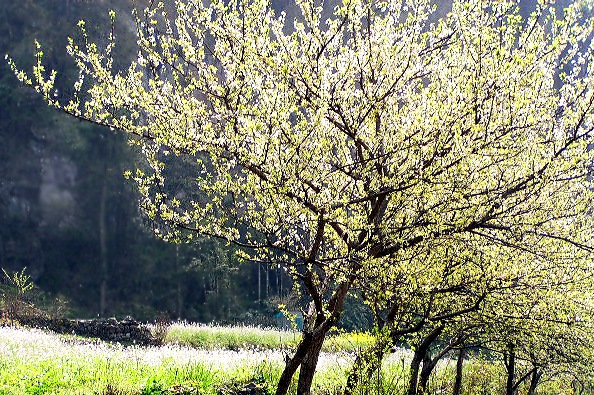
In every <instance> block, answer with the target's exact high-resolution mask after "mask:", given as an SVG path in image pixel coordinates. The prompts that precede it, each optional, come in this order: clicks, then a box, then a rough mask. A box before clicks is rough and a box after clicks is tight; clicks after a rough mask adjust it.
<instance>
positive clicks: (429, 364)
mask: <svg viewBox="0 0 594 395" xmlns="http://www.w3.org/2000/svg"><path fill="white" fill-rule="evenodd" d="M438 361H439V359H437V358H435V359H432V358H431V353H430V352H427V353H426V354H425V356H424V357H423V360H422V364H421V374H420V375H419V391H420V392H421V393H422V394H426V393H427V387H428V386H429V377H431V372H433V369H434V368H435V365H437V362H438Z"/></svg>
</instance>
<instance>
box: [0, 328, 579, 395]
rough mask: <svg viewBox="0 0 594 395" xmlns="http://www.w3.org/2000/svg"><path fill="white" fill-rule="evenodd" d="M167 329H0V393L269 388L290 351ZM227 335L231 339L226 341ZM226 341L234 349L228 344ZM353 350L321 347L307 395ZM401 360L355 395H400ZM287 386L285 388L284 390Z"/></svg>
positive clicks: (328, 392) (490, 366)
mask: <svg viewBox="0 0 594 395" xmlns="http://www.w3.org/2000/svg"><path fill="white" fill-rule="evenodd" d="M176 328H177V329H176ZM172 329H173V330H172V331H171V333H170V334H169V335H168V336H169V339H168V341H170V342H169V343H166V344H165V345H163V346H161V347H139V346H128V347H126V346H122V345H119V344H109V343H105V342H101V341H91V340H86V339H82V338H78V337H74V336H64V335H55V334H51V333H47V332H44V331H41V330H30V329H21V328H10V327H0V395H42V394H48V395H49V394H52V395H53V394H58V395H83V394H84V395H182V394H183V395H188V394H201V395H215V394H221V395H233V394H236V393H238V390H240V389H242V388H244V387H245V386H246V385H250V386H252V387H253V386H257V387H259V388H260V390H261V392H260V393H268V394H271V393H273V391H274V386H275V384H276V383H277V381H278V378H279V377H280V373H281V369H282V367H283V365H284V359H285V357H286V356H287V355H290V350H289V349H283V348H282V347H276V348H274V349H273V348H270V349H267V348H266V347H272V344H273V341H276V338H277V337H278V342H279V343H274V344H277V345H278V344H280V345H282V346H283V347H285V346H286V347H289V344H291V342H294V341H295V338H293V334H289V333H278V332H276V331H269V330H263V332H262V333H260V336H256V333H259V332H258V330H257V328H251V329H249V328H207V327H196V326H189V325H179V326H177V327H174V328H172ZM176 330H177V331H179V333H184V334H186V335H187V334H188V333H190V334H192V336H194V337H196V336H197V335H196V333H201V334H202V336H204V337H206V338H207V339H209V340H202V341H201V343H200V344H202V345H209V347H210V348H194V347H190V346H188V345H183V344H174V343H173V342H174V341H177V342H180V343H181V340H180V339H182V336H181V335H176ZM250 331H251V332H252V333H251V334H250V333H249V332H250ZM205 333H207V334H209V335H208V336H210V338H209V337H208V336H207V335H205ZM217 333H218V334H217ZM249 336H252V339H255V340H253V342H254V343H247V340H246V338H247V337H249ZM253 336H255V337H253ZM283 336H285V337H283ZM357 336H358V335H357ZM357 336H355V340H353V339H350V340H349V336H345V335H342V337H341V336H338V337H336V339H341V340H339V341H338V342H343V343H341V344H343V345H344V344H349V345H353V344H358V343H357V342H358V341H360V340H361V339H360V338H359V337H360V336H359V337H357ZM230 338H232V339H235V340H234V342H233V343H231V342H230V341H229V339H230ZM212 339H218V340H216V342H220V343H216V342H215V340H212ZM221 339H224V340H221ZM266 339H267V340H266ZM193 341H197V340H193ZM188 343H190V342H189V341H188ZM216 344H226V345H227V347H228V348H227V349H221V348H216V347H215V345H216ZM336 344H339V343H336ZM239 345H242V346H241V347H239ZM231 346H232V347H236V346H237V348H234V349H229V347H231ZM327 347H338V346H336V345H335V346H327ZM341 347H342V346H341ZM354 355H355V354H354V353H353V352H346V351H340V352H323V353H322V355H321V357H320V362H319V365H318V371H317V373H316V377H315V379H314V386H313V394H314V395H338V394H340V393H341V390H342V388H343V386H344V384H345V381H346V376H347V373H348V370H349V368H350V366H351V364H352V362H353V360H354ZM409 362H410V352H409V351H405V350H399V351H397V352H395V353H392V354H391V355H390V356H389V357H388V358H387V359H386V361H385V363H384V365H383V367H382V370H381V372H379V373H378V374H377V375H374V376H373V377H371V384H370V387H368V388H365V389H364V390H362V391H360V392H357V393H356V395H383V394H386V395H387V394H390V395H398V394H402V393H403V392H404V388H405V384H406V381H407V379H408V377H407V372H408V364H409ZM464 369H465V370H464V372H465V373H464V385H463V391H462V393H463V394H464V395H474V394H485V395H500V394H502V393H503V388H504V385H505V383H504V381H503V378H504V377H505V375H504V371H503V366H502V364H500V363H492V362H488V361H485V360H481V359H479V358H476V357H475V358H472V359H470V360H468V361H467V362H466V363H465V368H464ZM454 370H455V361H451V360H449V359H445V360H444V361H443V362H442V363H440V365H439V367H438V369H437V374H435V375H434V377H433V378H432V379H431V383H430V388H431V394H437V393H440V394H449V393H451V391H452V385H453V378H454ZM520 389H521V391H520V393H525V391H524V390H525V389H524V388H520ZM294 392H295V388H294V387H293V388H292V389H291V392H290V393H294ZM577 393H578V391H577V389H575V388H572V384H571V383H570V382H568V381H567V380H566V377H547V382H546V385H544V384H543V386H542V387H540V388H539V392H538V394H539V395H559V394H566V395H573V394H577ZM584 393H588V392H584Z"/></svg>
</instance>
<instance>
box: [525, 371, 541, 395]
mask: <svg viewBox="0 0 594 395" xmlns="http://www.w3.org/2000/svg"><path fill="white" fill-rule="evenodd" d="M541 376H542V373H541V372H540V371H539V370H538V368H537V367H536V366H535V367H534V369H533V370H532V377H531V379H530V387H529V388H528V395H534V394H535V393H536V387H537V386H538V382H539V381H540V377H541Z"/></svg>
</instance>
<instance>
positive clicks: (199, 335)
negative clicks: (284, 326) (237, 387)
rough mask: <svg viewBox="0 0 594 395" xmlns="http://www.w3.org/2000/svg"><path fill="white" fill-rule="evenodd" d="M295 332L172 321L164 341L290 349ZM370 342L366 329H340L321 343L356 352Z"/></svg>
mask: <svg viewBox="0 0 594 395" xmlns="http://www.w3.org/2000/svg"><path fill="white" fill-rule="evenodd" d="M300 336H301V334H300V333H299V332H293V331H285V330H279V329H275V328H259V327H253V326H235V327H225V326H213V325H201V324H189V323H184V322H178V323H174V324H172V325H170V326H169V328H168V330H167V334H166V335H165V342H166V343H172V344H180V345H187V346H190V347H195V348H204V349H221V348H222V349H228V350H239V349H244V348H257V349H263V350H273V349H279V350H283V349H292V348H294V347H295V346H296V345H297V343H298V342H299V339H300ZM372 344H373V336H371V335H369V334H366V333H341V334H335V335H333V336H330V337H329V338H328V339H327V340H326V342H325V343H324V347H323V351H326V352H340V351H346V352H356V351H360V350H362V349H365V348H367V347H369V346H371V345H372Z"/></svg>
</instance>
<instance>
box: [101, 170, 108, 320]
mask: <svg viewBox="0 0 594 395" xmlns="http://www.w3.org/2000/svg"><path fill="white" fill-rule="evenodd" d="M107 182H108V169H107V164H105V171H104V175H103V185H102V187H101V198H100V199H101V200H100V202H99V254H100V270H101V273H100V276H99V278H100V281H101V283H100V284H99V315H100V316H101V317H105V314H106V311H107V279H108V276H109V263H108V261H107V224H106V221H107V218H106V217H107Z"/></svg>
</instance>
